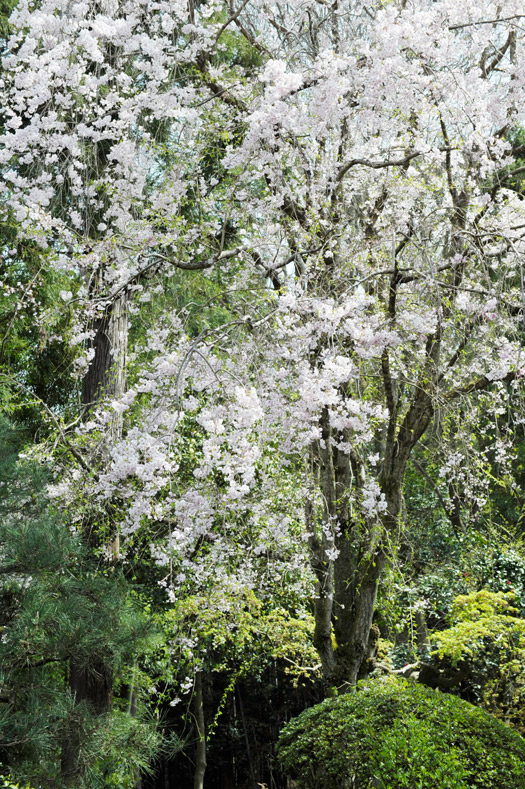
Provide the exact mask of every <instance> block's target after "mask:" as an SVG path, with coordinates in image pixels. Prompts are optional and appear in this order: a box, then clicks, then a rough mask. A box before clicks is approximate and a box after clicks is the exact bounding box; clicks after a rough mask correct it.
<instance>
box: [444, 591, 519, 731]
mask: <svg viewBox="0 0 525 789" xmlns="http://www.w3.org/2000/svg"><path fill="white" fill-rule="evenodd" d="M515 602H516V597H515V594H514V593H513V592H507V593H503V592H490V591H489V590H486V589H482V590H481V591H479V592H473V593H471V594H469V595H461V596H459V597H457V598H456V600H455V601H454V605H453V607H452V612H451V617H450V619H451V627H450V628H448V629H447V630H443V631H441V632H439V633H435V634H434V637H433V645H434V647H435V650H434V653H433V654H434V659H435V660H436V661H437V663H438V665H440V666H443V665H449V666H452V667H453V668H456V669H457V670H458V671H459V672H460V673H461V674H462V675H464V676H465V679H464V680H463V682H462V684H461V685H460V690H459V692H461V693H462V694H468V693H470V694H471V696H472V698H473V699H475V700H476V701H477V702H478V703H480V704H482V705H483V706H484V707H485V708H486V709H488V710H490V711H491V712H493V713H494V714H495V715H496V716H498V717H500V718H502V719H504V720H505V721H507V722H509V723H511V724H512V725H513V726H515V727H516V728H517V729H518V730H520V731H522V732H523V731H525V717H524V713H523V706H524V700H525V671H524V665H525V620H524V619H523V618H521V617H520V612H519V610H518V609H517V608H516V607H515Z"/></svg>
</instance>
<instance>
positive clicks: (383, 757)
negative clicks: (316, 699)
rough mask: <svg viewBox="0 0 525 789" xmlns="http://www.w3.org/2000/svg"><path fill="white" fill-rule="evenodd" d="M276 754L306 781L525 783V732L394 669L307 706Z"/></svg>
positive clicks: (470, 788)
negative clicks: (390, 674) (404, 677)
mask: <svg viewBox="0 0 525 789" xmlns="http://www.w3.org/2000/svg"><path fill="white" fill-rule="evenodd" d="M277 754H278V758H279V760H280V761H281V763H282V765H283V767H284V769H285V771H286V772H287V773H288V774H289V775H290V776H292V777H294V778H295V779H296V781H297V786H298V787H301V789H525V739H523V738H522V737H520V735H519V734H517V733H516V732H515V731H513V730H512V729H510V728H509V727H508V726H506V725H505V724H504V723H501V722H500V721H498V720H497V719H496V718H494V717H493V716H492V715H489V714H488V713H487V712H484V711H483V710H481V709H479V708H478V707H474V706H473V705H472V704H469V703H468V702H466V701H463V700H461V699H458V698H457V697H455V696H449V695H447V694H444V693H442V692H440V691H437V690H431V689H430V688H427V687H424V686H423V685H418V684H417V683H415V682H410V681H406V680H401V679H398V678H394V677H387V678H384V679H377V680H369V681H366V682H362V683H359V686H358V690H357V691H356V692H355V693H349V694H346V695H344V696H338V697H336V698H332V699H327V700H326V701H324V702H323V703H322V704H318V705H317V706H315V707H312V708H310V709H308V710H306V711H305V712H303V713H302V714H301V715H299V716H298V717H297V718H294V719H293V720H291V721H290V722H289V723H288V724H287V725H286V726H285V727H284V729H283V730H282V732H281V735H280V738H279V742H278V746H277Z"/></svg>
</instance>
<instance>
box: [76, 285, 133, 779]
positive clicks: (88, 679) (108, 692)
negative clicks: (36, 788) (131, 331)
mask: <svg viewBox="0 0 525 789" xmlns="http://www.w3.org/2000/svg"><path fill="white" fill-rule="evenodd" d="M93 328H94V331H95V336H94V339H93V343H92V349H93V350H94V356H93V359H92V361H91V364H90V365H89V367H88V370H87V372H86V375H85V377H84V380H83V385H82V402H83V406H84V412H85V414H88V413H89V410H90V409H91V407H92V406H94V405H96V403H97V401H98V400H100V398H102V397H113V398H118V397H120V396H121V395H122V394H123V393H124V389H125V385H126V377H125V373H126V356H127V341H128V314H127V297H126V296H125V295H123V296H121V297H120V298H118V299H117V300H116V301H115V302H114V303H113V304H112V305H110V306H109V307H108V308H107V309H106V310H105V312H104V313H103V315H102V316H101V317H100V318H98V319H97V320H96V321H95V324H94V327H93ZM121 436H122V416H121V415H120V414H119V413H117V412H115V415H114V417H113V419H112V420H111V424H110V426H109V440H110V441H116V440H118V439H119V438H120V437H121ZM108 548H109V552H110V554H111V555H112V556H113V557H115V558H117V557H118V554H119V537H118V533H117V534H115V535H113V537H112V538H111V541H110V543H109V545H108ZM112 683H113V675H112V670H111V668H110V665H109V662H108V661H107V660H106V659H105V658H104V656H101V655H92V656H90V658H89V660H87V661H78V660H76V659H75V658H72V659H71V660H70V664H69V688H70V691H71V695H72V697H73V699H74V707H78V706H79V705H80V704H82V703H85V704H86V706H87V707H88V709H89V711H90V713H91V714H93V715H104V714H106V713H108V712H109V711H110V710H111V702H112ZM81 739H82V733H81V729H80V723H79V720H78V719H77V715H76V711H75V709H73V712H72V720H71V724H70V726H69V728H68V731H66V732H65V736H64V739H63V741H62V758H61V773H62V779H63V781H64V784H65V785H66V786H74V785H75V784H76V783H78V780H79V777H80V775H81V772H82V765H81V763H80V754H81V747H82V742H81Z"/></svg>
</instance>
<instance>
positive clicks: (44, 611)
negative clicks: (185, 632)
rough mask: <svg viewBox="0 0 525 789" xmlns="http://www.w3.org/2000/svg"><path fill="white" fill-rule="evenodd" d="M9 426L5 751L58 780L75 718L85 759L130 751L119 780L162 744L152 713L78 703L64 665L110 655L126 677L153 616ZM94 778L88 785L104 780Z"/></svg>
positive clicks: (97, 760) (3, 478)
mask: <svg viewBox="0 0 525 789" xmlns="http://www.w3.org/2000/svg"><path fill="white" fill-rule="evenodd" d="M0 426H1V429H2V432H1V435H0V447H1V450H2V455H3V461H4V462H3V465H2V469H1V471H0V512H1V515H2V520H1V523H0V599H1V602H2V608H1V615H0V627H1V632H2V639H1V642H0V731H1V738H0V739H1V747H0V751H1V754H2V758H3V759H4V761H6V762H7V763H8V764H9V766H10V767H11V769H12V770H13V771H14V772H15V773H16V774H17V775H21V776H23V777H24V778H25V777H28V778H30V779H31V780H33V781H34V782H39V781H40V782H41V783H42V785H43V786H53V787H55V786H59V785H60V778H59V776H58V770H59V763H60V749H61V743H62V737H63V734H64V731H65V730H66V728H67V727H68V725H69V722H70V721H71V720H73V719H74V720H75V726H76V728H77V730H78V731H81V732H82V736H83V738H84V747H83V753H84V758H85V759H86V760H87V764H86V769H87V768H89V769H90V771H91V773H93V772H96V765H97V764H98V765H99V766H100V770H102V766H101V765H102V762H101V760H102V758H103V754H109V753H111V761H112V763H113V764H114V765H116V764H118V760H117V755H118V754H119V753H120V752H122V753H123V754H125V758H124V762H120V765H121V766H120V767H119V768H118V769H119V771H120V772H119V774H120V776H121V778H120V779H119V780H121V779H122V780H124V775H125V774H130V775H132V776H135V777H136V770H137V769H138V768H139V767H142V768H144V767H146V766H147V763H148V761H149V759H150V758H151V756H152V755H153V753H154V752H155V749H156V747H157V745H158V742H157V740H156V735H155V730H154V726H153V725H152V722H150V723H146V721H145V720H144V719H143V714H142V710H141V712H140V715H139V717H133V716H131V715H130V714H129V713H125V712H119V711H118V705H117V708H116V710H115V712H114V713H113V715H109V716H100V715H99V716H97V714H96V711H95V710H93V709H91V708H90V707H89V705H87V704H84V705H76V706H75V704H74V699H73V698H72V696H71V694H70V692H69V690H68V688H67V686H66V684H65V678H66V673H65V665H66V662H67V661H69V660H74V661H75V662H76V664H77V665H79V666H82V667H84V668H85V669H86V670H87V671H88V672H91V671H96V661H97V659H100V658H102V657H103V658H104V660H105V665H106V666H108V667H109V668H110V670H111V671H112V672H113V673H114V675H115V677H118V676H119V675H121V674H122V673H123V672H125V671H126V666H127V665H130V664H131V663H132V661H133V659H134V656H136V654H137V653H140V651H141V650H143V649H144V647H145V645H146V643H147V641H148V638H149V634H150V633H151V624H150V622H149V621H148V619H147V617H146V616H145V615H144V614H143V613H142V612H141V610H140V608H139V606H138V605H137V604H136V602H135V601H134V600H133V596H132V590H131V589H130V587H129V586H128V584H127V583H126V582H125V579H124V578H123V576H122V573H121V572H119V570H118V569H117V568H107V569H106V570H105V572H101V571H100V570H98V568H97V567H96V565H94V563H93V560H92V559H91V557H90V556H89V555H88V554H87V551H86V548H85V546H84V545H83V543H82V542H81V540H80V539H79V537H78V535H77V534H75V532H74V531H71V530H70V529H69V528H68V527H67V525H66V524H65V523H64V520H63V518H62V517H61V516H60V514H59V513H58V512H56V511H54V510H53V509H52V507H51V505H50V504H49V502H48V500H47V497H46V493H45V483H46V481H47V479H48V478H49V477H48V474H47V473H46V469H44V468H41V467H39V466H35V464H34V463H31V462H29V461H27V460H26V461H24V460H21V459H19V444H20V439H21V438H22V439H23V434H22V436H21V435H20V431H19V430H18V431H17V430H15V429H14V428H13V427H12V426H11V425H10V424H9V423H7V422H5V421H2V422H1V425H0ZM102 742H103V743H104V745H103V746H102ZM90 743H91V745H90ZM119 758H120V757H119ZM104 769H106V770H107V767H104ZM100 770H99V772H100ZM86 780H88V779H86ZM130 780H131V779H130ZM90 781H91V779H89V780H88V783H87V784H86V786H94V785H96V784H95V783H93V782H90ZM121 785H123V784H122V783H121Z"/></svg>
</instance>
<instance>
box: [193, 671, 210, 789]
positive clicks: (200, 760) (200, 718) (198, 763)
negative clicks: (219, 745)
mask: <svg viewBox="0 0 525 789" xmlns="http://www.w3.org/2000/svg"><path fill="white" fill-rule="evenodd" d="M193 715H194V718H195V726H196V728H197V747H196V752H195V773H194V775H193V789H204V775H205V773H206V766H207V763H206V729H205V722H204V693H203V687H202V671H197V672H196V674H195V687H194V690H193Z"/></svg>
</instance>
